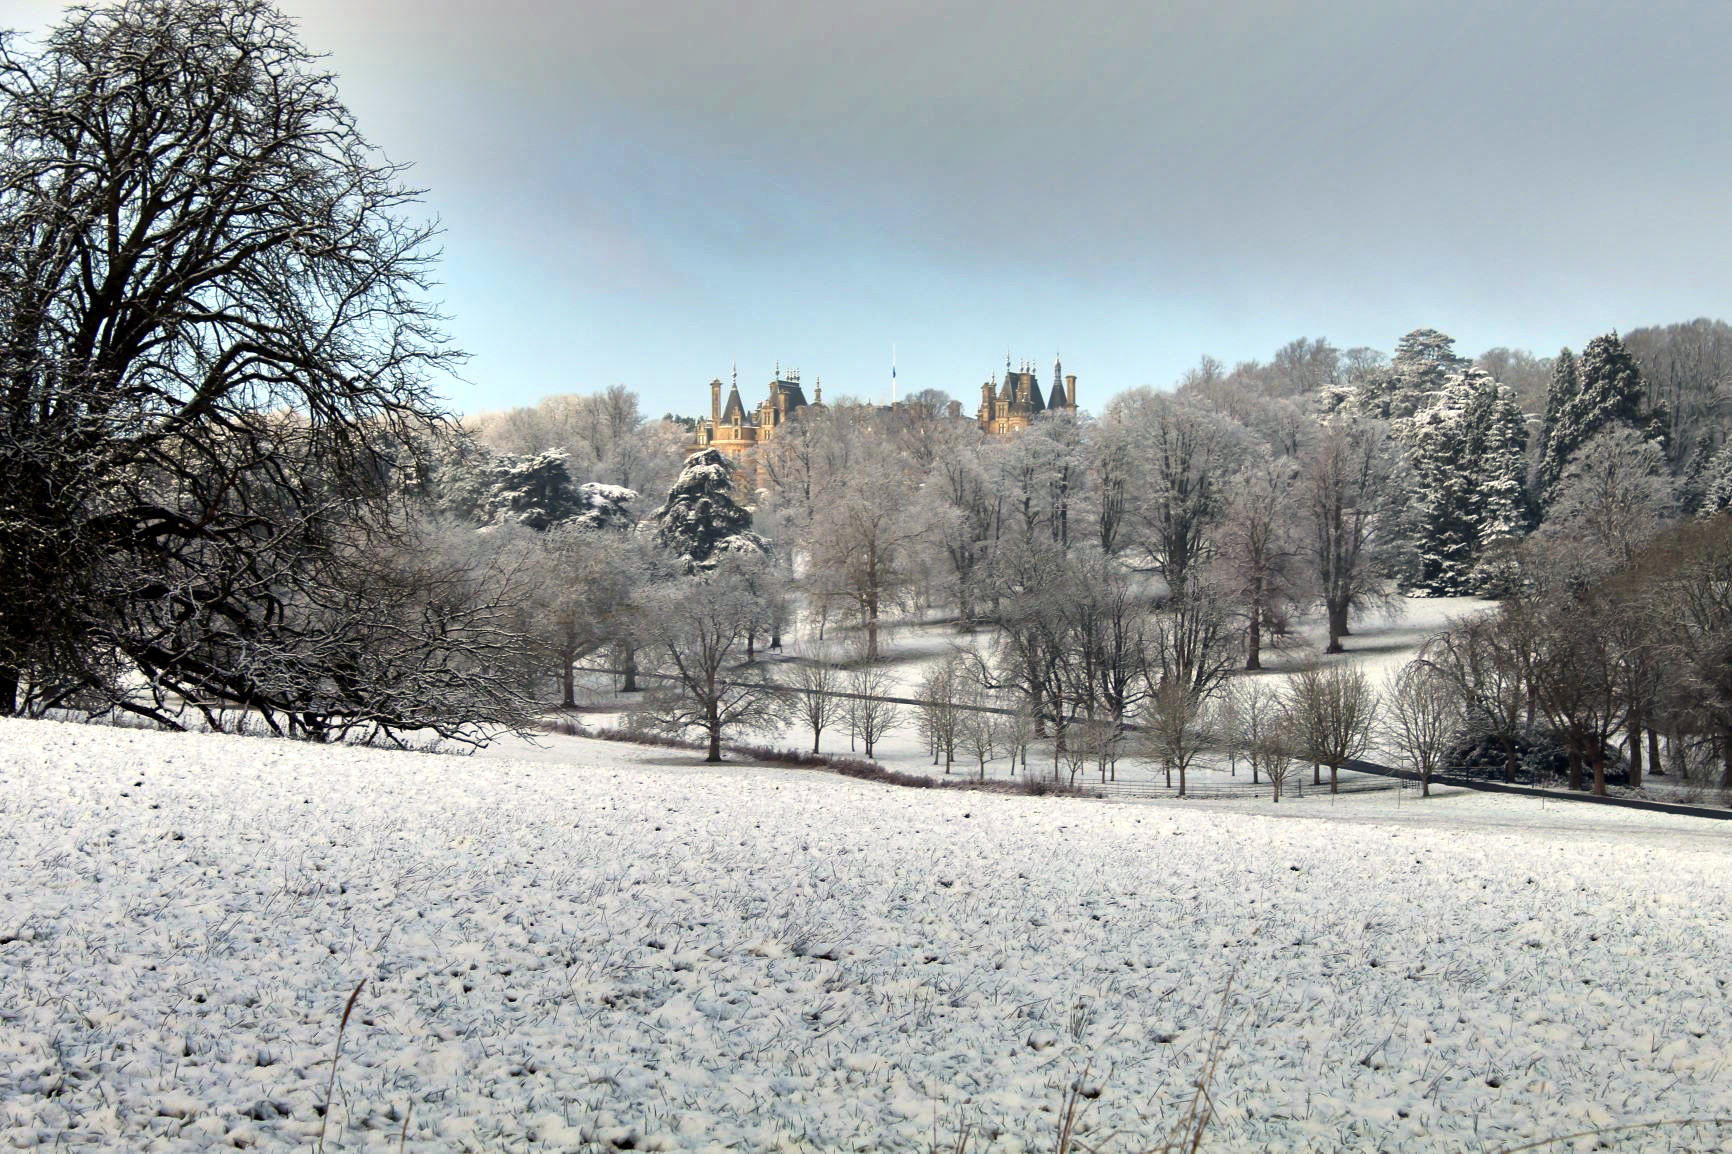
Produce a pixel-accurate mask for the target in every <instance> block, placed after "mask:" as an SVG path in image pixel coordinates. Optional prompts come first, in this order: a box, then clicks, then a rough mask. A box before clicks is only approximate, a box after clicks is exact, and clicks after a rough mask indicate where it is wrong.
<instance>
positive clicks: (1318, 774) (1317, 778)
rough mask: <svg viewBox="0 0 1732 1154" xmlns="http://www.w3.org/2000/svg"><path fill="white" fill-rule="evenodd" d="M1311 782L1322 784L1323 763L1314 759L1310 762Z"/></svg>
mask: <svg viewBox="0 0 1732 1154" xmlns="http://www.w3.org/2000/svg"><path fill="white" fill-rule="evenodd" d="M1311 784H1312V785H1322V784H1323V763H1322V762H1320V761H1314V762H1312V763H1311Z"/></svg>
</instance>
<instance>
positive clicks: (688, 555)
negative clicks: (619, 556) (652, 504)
mask: <svg viewBox="0 0 1732 1154" xmlns="http://www.w3.org/2000/svg"><path fill="white" fill-rule="evenodd" d="M733 477H734V465H733V463H732V462H731V461H729V460H728V458H727V457H726V456H725V455H724V454H723V453H722V452H721V451H720V450H719V449H702V450H700V451H698V452H696V453H693V454H692V455H691V456H689V457H687V458H686V463H685V465H684V467H683V468H681V469H680V475H679V477H678V479H677V480H675V481H674V485H673V488H671V489H669V490H668V499H667V500H666V501H665V502H664V503H663V504H662V507H661V508H660V509H657V510H656V511H655V513H654V514H653V515H652V516H651V518H650V520H651V524H652V525H653V527H654V532H655V535H656V539H657V540H658V541H660V542H661V544H662V545H663V547H665V548H667V549H668V550H669V551H671V552H672V553H674V554H675V555H676V556H677V557H678V558H679V559H680V560H681V562H683V563H684V565H685V567H686V569H687V571H689V572H695V571H698V570H709V569H714V568H715V567H716V564H717V562H718V561H719V560H720V558H721V555H722V554H725V553H763V552H764V551H765V549H766V548H767V545H766V543H765V541H764V539H763V538H762V537H760V536H758V535H757V534H756V533H754V532H752V511H751V510H750V509H748V508H746V507H745V506H743V505H741V504H739V503H738V502H736V501H735V500H734V495H733V488H734V480H733Z"/></svg>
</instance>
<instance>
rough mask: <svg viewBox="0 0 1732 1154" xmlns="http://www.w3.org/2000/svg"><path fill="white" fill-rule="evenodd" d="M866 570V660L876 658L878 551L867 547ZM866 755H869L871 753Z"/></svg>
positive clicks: (874, 659)
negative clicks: (867, 574) (868, 575)
mask: <svg viewBox="0 0 1732 1154" xmlns="http://www.w3.org/2000/svg"><path fill="white" fill-rule="evenodd" d="M866 565H867V571H868V572H869V573H870V574H871V576H870V577H869V578H868V579H867V585H866V660H868V661H876V660H878V570H877V566H878V551H877V550H876V549H868V551H867V554H866ZM866 756H868V757H870V756H872V755H871V754H867V755H866Z"/></svg>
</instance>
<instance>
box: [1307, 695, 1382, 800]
mask: <svg viewBox="0 0 1732 1154" xmlns="http://www.w3.org/2000/svg"><path fill="white" fill-rule="evenodd" d="M1287 713H1288V716H1289V717H1291V718H1292V724H1293V735H1294V738H1295V741H1296V746H1297V748H1298V749H1299V750H1300V751H1301V752H1303V754H1304V755H1305V756H1306V757H1307V758H1309V759H1310V761H1311V763H1312V765H1314V766H1316V765H1327V766H1328V767H1329V792H1330V793H1339V792H1340V789H1341V782H1340V771H1341V766H1342V765H1343V764H1344V763H1345V762H1349V761H1353V760H1355V759H1356V758H1359V757H1362V756H1363V755H1364V753H1365V750H1366V748H1367V747H1368V746H1369V745H1370V742H1371V734H1372V726H1373V724H1374V723H1375V721H1376V717H1377V691H1376V690H1374V689H1373V688H1372V687H1371V681H1370V679H1369V678H1367V677H1366V676H1365V674H1364V672H1363V671H1361V670H1360V669H1359V668H1358V667H1357V666H1353V665H1328V666H1317V665H1313V666H1310V667H1309V668H1306V669H1301V670H1300V671H1299V672H1298V673H1296V674H1294V675H1293V679H1292V681H1291V682H1289V684H1288V687H1287Z"/></svg>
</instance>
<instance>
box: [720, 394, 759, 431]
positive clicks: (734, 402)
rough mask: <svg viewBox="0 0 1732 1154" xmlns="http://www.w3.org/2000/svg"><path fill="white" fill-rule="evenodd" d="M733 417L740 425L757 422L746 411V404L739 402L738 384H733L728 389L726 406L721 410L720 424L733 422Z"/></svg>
mask: <svg viewBox="0 0 1732 1154" xmlns="http://www.w3.org/2000/svg"><path fill="white" fill-rule="evenodd" d="M735 418H738V419H739V422H740V424H742V425H756V424H757V422H756V421H754V420H752V414H750V413H748V412H747V411H746V406H745V405H743V404H741V403H740V386H739V385H735V386H734V387H733V388H731V389H729V390H728V404H727V407H726V408H724V409H723V410H722V424H724V425H731V424H733V423H734V420H735Z"/></svg>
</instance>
